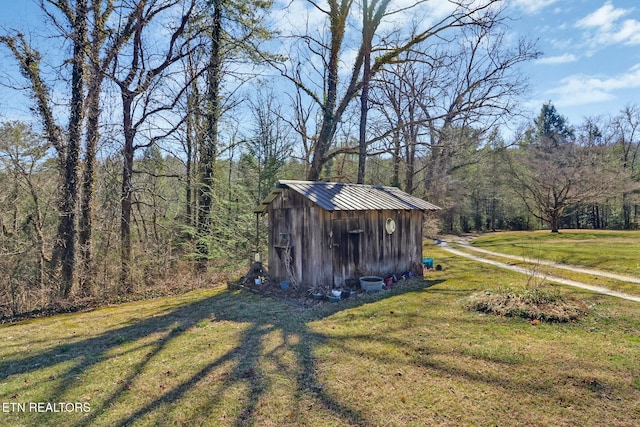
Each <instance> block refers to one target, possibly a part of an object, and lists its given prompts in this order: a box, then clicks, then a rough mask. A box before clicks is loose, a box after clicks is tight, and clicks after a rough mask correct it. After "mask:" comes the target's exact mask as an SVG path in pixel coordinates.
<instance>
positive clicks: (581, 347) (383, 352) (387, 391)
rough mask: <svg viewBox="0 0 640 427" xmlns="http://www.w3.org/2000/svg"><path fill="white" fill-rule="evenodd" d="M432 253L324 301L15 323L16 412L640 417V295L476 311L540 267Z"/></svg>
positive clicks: (55, 420) (539, 420) (310, 418)
mask: <svg viewBox="0 0 640 427" xmlns="http://www.w3.org/2000/svg"><path fill="white" fill-rule="evenodd" d="M425 253H426V254H428V255H429V256H432V257H434V258H435V261H436V263H437V264H440V265H442V266H443V271H440V272H431V273H428V275H427V276H426V277H425V280H422V279H414V280H412V281H411V282H408V283H405V284H403V285H402V286H399V287H397V288H395V289H392V290H390V291H383V292H380V293H376V294H372V295H367V296H363V297H359V298H355V299H350V300H346V301H342V302H339V303H323V304H321V305H319V306H317V307H314V308H311V309H302V308H299V307H296V306H294V305H292V304H290V303H287V302H284V301H276V300H272V299H266V298H261V297H259V296H257V295H253V294H251V293H247V292H230V291H227V290H226V288H223V287H220V288H217V289H213V290H206V291H196V292H191V293H188V294H185V295H182V296H179V297H172V298H159V299H155V300H150V301H143V302H135V303H129V304H123V305H119V306H112V307H105V308H101V309H96V310H93V311H89V312H85V313H76V314H65V315H59V316H54V317H51V318H45V319H33V320H27V321H23V322H19V323H15V324H6V325H0V343H1V344H0V404H2V407H1V409H2V411H1V412H0V425H3V426H4V425H7V426H9V425H10V426H22V425H25V426H27V425H29V426H30V425H37V426H49V425H57V426H93V425H101V426H114V425H125V424H126V425H134V426H144V425H172V426H173V425H179V426H180V425H184V426H197V425H202V426H218V425H219V426H244V425H246V426H283V425H284V426H287V425H291V426H343V425H345V426H346V425H356V426H425V425H474V426H493V425H499V426H503V425H530V426H538V425H539V426H549V425H553V426H564V425H567V426H569V425H571V426H574V425H608V426H635V425H640V406H638V402H640V363H639V362H638V361H639V360H640V304H638V303H633V302H627V301H623V300H617V299H614V298H611V297H605V296H600V295H596V294H592V293H588V292H581V291H579V290H576V289H568V288H560V289H561V291H562V292H566V293H570V294H571V295H576V296H579V297H580V298H582V299H584V300H585V301H586V302H587V303H588V304H589V306H590V307H591V310H590V314H589V315H588V316H587V317H586V318H584V319H582V320H580V321H578V322H575V323H566V324H552V323H544V322H543V323H541V324H539V325H537V326H533V325H532V324H531V323H529V322H527V321H524V320H522V319H514V318H505V317H498V316H491V315H483V314H478V313H475V312H469V311H465V310H464V309H463V305H464V304H463V300H464V299H465V298H467V297H468V296H469V295H470V294H472V293H473V292H476V291H482V290H488V289H493V288H496V287H500V286H511V285H517V284H523V283H524V282H525V281H526V277H525V276H523V275H520V274H516V273H510V272H506V271H503V270H498V269H496V268H493V267H491V266H487V265H484V264H482V265H481V264H478V263H475V262H473V261H469V260H466V259H462V258H458V257H455V256H453V255H449V254H448V253H445V252H443V251H440V250H439V249H437V248H436V247H433V246H428V247H427V248H426V252H425ZM47 402H49V403H60V402H61V403H65V404H66V403H72V404H74V405H75V404H76V403H78V404H79V406H77V408H76V406H74V405H72V406H68V405H66V406H65V405H59V406H58V407H50V408H47V407H46V403H47ZM38 403H41V404H42V405H41V407H38V406H37V404H38ZM20 405H22V407H24V411H22V410H21V409H22V407H21V406H20ZM31 405H36V406H33V407H32V406H31ZM72 407H73V408H74V412H50V411H49V412H45V411H46V410H47V409H51V410H55V409H58V410H60V409H63V410H66V409H71V408H72ZM87 411H88V412H87Z"/></svg>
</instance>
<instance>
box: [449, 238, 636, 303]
mask: <svg viewBox="0 0 640 427" xmlns="http://www.w3.org/2000/svg"><path fill="white" fill-rule="evenodd" d="M456 243H458V244H460V245H461V246H463V247H465V248H466V249H470V250H473V251H475V252H477V253H479V254H485V255H492V256H497V257H502V258H508V259H515V260H518V261H524V262H526V263H534V264H541V265H546V266H549V267H553V268H559V269H564V270H570V271H574V272H579V273H584V274H590V275H593V276H600V277H607V278H610V279H616V280H620V281H623V282H627V283H637V284H640V278H638V277H632V276H623V275H619V274H614V273H609V272H606V271H601V270H593V269H588V268H580V267H574V266H569V265H564V264H558V263H554V262H549V261H541V260H537V259H536V260H533V259H528V258H522V257H516V256H513V255H505V254H500V253H496V252H491V251H487V250H485V249H480V248H475V247H473V246H471V245H469V244H468V243H466V242H463V241H457V242H456ZM439 247H440V248H441V249H443V250H445V251H447V252H450V253H452V254H454V255H458V256H461V257H464V258H468V259H472V260H474V261H477V262H483V263H485V264H490V265H493V266H496V267H500V268H504V269H506V270H511V271H515V272H518V273H522V274H527V275H529V274H532V270H531V269H527V268H523V267H518V266H515V265H510V264H505V263H502V262H498V261H494V260H491V259H487V258H483V257H482V256H477V255H472V254H469V253H466V252H463V251H460V250H458V249H454V248H452V247H451V246H449V245H448V243H447V242H446V241H441V243H440V244H439ZM533 274H535V273H533ZM544 277H545V278H546V279H547V280H549V281H550V282H553V283H558V284H561V285H567V286H573V287H576V288H581V289H587V290H589V291H593V292H597V293H600V294H604V295H610V296H613V297H617V298H622V299H626V300H629V301H635V302H640V297H637V296H634V295H629V294H625V293H622V292H616V291H612V290H611V289H607V288H603V287H601V286H594V285H589V284H586V283H581V282H576V281H575V280H568V279H563V278H561V277H557V276H553V275H549V274H545V275H544Z"/></svg>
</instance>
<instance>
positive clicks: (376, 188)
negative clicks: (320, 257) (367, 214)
mask: <svg viewBox="0 0 640 427" xmlns="http://www.w3.org/2000/svg"><path fill="white" fill-rule="evenodd" d="M284 188H289V189H291V190H293V191H295V192H297V193H299V194H301V195H302V196H304V197H306V198H307V199H309V200H311V201H312V202H313V203H315V204H317V205H318V206H320V207H322V208H323V209H325V210H327V211H366V210H382V209H390V210H414V209H417V210H421V211H435V210H439V209H440V208H439V207H438V206H436V205H433V204H431V203H429V202H427V201H425V200H422V199H420V198H418V197H414V196H412V195H410V194H407V193H405V192H404V191H401V190H400V189H398V188H396V187H384V186H381V185H362V184H345V183H342V182H318V181H289V180H281V181H278V183H277V184H276V188H275V190H273V191H272V192H271V194H269V195H268V196H267V197H266V198H265V199H264V201H263V202H262V203H261V204H260V206H258V207H257V208H256V209H255V211H254V212H256V213H262V212H264V211H265V210H266V209H267V206H268V205H269V204H270V203H271V202H272V201H273V200H274V199H275V197H276V196H277V194H279V193H281V192H282V189H284Z"/></svg>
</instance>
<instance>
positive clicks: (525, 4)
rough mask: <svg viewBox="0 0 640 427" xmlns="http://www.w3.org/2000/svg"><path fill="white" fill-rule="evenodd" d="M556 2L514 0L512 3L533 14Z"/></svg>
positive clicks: (554, 0)
mask: <svg viewBox="0 0 640 427" xmlns="http://www.w3.org/2000/svg"><path fill="white" fill-rule="evenodd" d="M557 2H558V0H514V1H513V4H514V5H515V6H516V7H518V8H520V9H522V11H523V12H525V13H528V14H534V13H538V12H540V11H541V10H542V9H544V8H546V7H548V6H551V5H552V4H554V3H557Z"/></svg>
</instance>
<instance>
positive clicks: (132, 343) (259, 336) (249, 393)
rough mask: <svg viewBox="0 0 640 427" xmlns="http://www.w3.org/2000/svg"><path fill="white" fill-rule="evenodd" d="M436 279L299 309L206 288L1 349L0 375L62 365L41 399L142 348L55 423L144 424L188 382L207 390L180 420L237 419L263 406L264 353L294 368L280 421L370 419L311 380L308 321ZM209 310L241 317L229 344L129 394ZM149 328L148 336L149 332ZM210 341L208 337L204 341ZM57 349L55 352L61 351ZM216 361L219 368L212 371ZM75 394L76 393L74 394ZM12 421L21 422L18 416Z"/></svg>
mask: <svg viewBox="0 0 640 427" xmlns="http://www.w3.org/2000/svg"><path fill="white" fill-rule="evenodd" d="M440 282H442V281H441V280H433V281H421V282H420V283H418V284H416V285H413V286H407V287H404V288H397V289H394V290H393V291H390V292H385V293H380V294H377V295H367V296H366V297H362V298H358V299H353V300H346V301H342V302H341V303H339V304H331V303H325V304H321V305H320V306H318V307H315V308H313V309H308V310H302V309H300V308H296V307H291V306H290V305H287V304H284V303H282V302H279V301H273V300H264V299H261V298H259V297H256V296H254V295H248V294H246V293H242V292H229V291H221V292H220V293H218V294H216V295H214V296H211V297H208V298H204V299H202V300H199V301H196V302H193V303H188V304H184V305H181V306H179V307H177V308H174V309H167V310H164V311H163V312H161V313H160V314H157V315H154V316H153V317H149V318H144V319H142V320H133V321H132V322H131V323H129V324H125V325H122V326H119V327H116V328H114V329H111V330H108V331H105V332H103V333H101V334H99V335H96V336H92V337H87V338H83V339H81V340H79V341H76V342H73V343H63V344H59V345H57V346H53V347H50V348H48V349H46V350H43V351H40V352H36V353H34V354H30V355H27V356H24V357H18V356H16V357H13V358H11V357H10V358H5V359H4V360H1V361H0V372H1V373H3V379H4V378H8V377H15V376H21V377H22V376H27V375H28V374H32V375H33V374H36V373H37V372H38V371H41V370H46V369H48V368H60V367H61V366H64V372H63V374H60V375H58V376H57V378H49V380H50V381H51V391H50V396H48V397H47V399H46V400H47V401H49V402H65V401H68V400H69V398H68V396H69V395H73V393H74V390H76V388H77V387H78V377H79V376H81V375H83V373H85V372H88V371H90V370H92V369H94V368H96V367H97V366H98V365H101V366H102V365H103V364H107V367H108V364H109V362H110V361H111V360H112V359H113V358H115V357H116V356H115V355H117V356H118V357H124V356H127V355H129V356H131V357H135V355H136V352H137V351H140V350H142V349H144V350H146V352H145V353H144V356H142V357H139V358H137V359H136V360H133V361H132V362H131V363H130V364H129V365H128V366H127V367H126V370H127V371H128V372H126V373H123V372H113V380H114V381H115V382H116V383H117V386H116V387H115V388H112V389H111V390H109V392H107V393H106V396H104V398H101V399H98V400H96V401H92V402H91V411H90V412H89V413H85V414H82V415H80V414H78V415H77V417H73V416H71V415H67V416H66V417H65V418H64V421H63V423H64V424H65V425H74V426H89V425H96V424H97V425H103V424H104V425H107V424H109V425H129V424H133V423H135V422H137V421H139V420H144V421H143V422H146V423H151V424H158V423H164V422H165V421H164V417H165V416H166V413H165V412H167V411H172V410H173V409H175V408H174V407H175V405H182V404H185V400H188V399H189V398H190V396H191V395H192V394H193V392H194V390H198V392H199V393H204V392H205V389H204V388H205V387H206V393H207V394H208V396H209V397H208V398H207V399H205V403H197V404H198V405H199V407H197V408H193V409H191V410H186V411H185V412H184V413H181V414H180V423H182V424H184V425H193V424H207V423H208V420H207V417H210V416H211V417H218V419H217V423H218V424H220V425H237V426H245V425H254V424H255V421H254V416H255V415H256V414H257V412H258V411H261V410H263V408H262V409H261V408H260V404H261V401H262V400H264V399H263V395H264V394H265V393H267V392H268V390H269V387H271V385H272V383H273V379H272V376H273V372H271V373H269V372H266V368H265V367H264V366H263V365H264V364H265V357H267V358H268V359H269V362H270V363H274V364H275V371H276V372H291V376H292V377H293V378H289V380H290V381H291V382H292V383H293V388H292V390H291V393H292V395H291V396H290V397H289V399H285V400H288V403H287V405H288V407H287V409H286V411H284V412H283V410H282V408H276V410H277V411H280V412H282V413H280V414H278V415H277V417H279V419H280V421H282V423H285V422H287V421H290V422H295V420H296V418H297V417H302V419H304V417H305V411H310V410H320V411H323V413H326V414H327V416H329V417H330V418H331V419H333V420H335V421H338V422H340V423H345V424H349V425H362V426H364V425H372V424H375V422H376V420H372V419H369V418H368V416H367V414H365V413H362V411H360V410H358V409H357V408H355V407H353V406H352V405H350V404H349V403H347V402H345V401H341V400H340V399H339V398H336V397H334V396H332V395H331V394H330V393H328V392H327V391H326V389H325V388H324V387H323V385H322V384H321V383H320V380H319V379H318V377H317V373H316V372H317V360H316V358H315V357H314V354H313V353H314V349H315V348H317V347H318V346H319V345H321V344H322V343H324V342H325V341H326V340H327V339H328V338H327V336H326V335H324V334H322V333H318V332H315V331H313V330H312V329H310V328H309V326H308V323H309V322H312V321H316V320H321V319H323V318H326V317H328V316H331V315H333V314H335V313H337V312H339V311H341V310H344V309H347V308H354V307H358V306H360V305H363V304H367V303H371V302H374V301H378V300H381V299H384V298H387V297H390V296H397V295H401V294H403V293H407V292H411V291H415V290H416V289H424V288H426V287H430V286H433V285H435V284H437V283H440ZM256 306H257V308H258V309H256ZM211 319H215V320H213V322H230V325H233V324H238V323H240V324H243V325H246V327H245V328H244V329H243V330H242V331H241V332H240V337H239V339H238V340H237V344H235V345H233V346H232V347H231V348H229V349H228V351H225V352H222V353H221V354H220V355H219V356H215V357H212V358H211V360H210V361H209V362H208V363H206V364H204V365H203V366H200V367H198V368H197V369H194V372H193V373H191V372H190V373H189V375H188V377H187V378H185V379H184V380H182V381H181V382H179V383H177V384H174V385H172V386H170V387H168V388H167V389H166V390H164V391H163V393H162V394H161V395H159V396H156V397H153V398H151V399H149V398H148V397H147V396H144V395H142V396H140V397H139V399H136V395H135V394H134V393H133V392H135V391H136V390H135V383H136V381H137V380H139V379H140V377H142V376H143V375H145V372H146V370H147V369H150V365H152V364H154V363H157V362H158V359H161V358H163V357H165V358H166V357H167V352H170V351H171V350H170V349H168V347H169V346H170V345H172V343H174V342H175V340H179V339H187V337H185V334H188V333H189V331H193V330H194V328H197V325H198V324H199V323H201V322H203V321H208V320H211ZM273 333H277V334H279V335H280V336H281V342H280V343H279V344H278V345H277V346H276V347H274V348H272V349H267V348H266V344H265V340H266V338H267V336H269V335H270V334H273ZM151 336H154V337H156V338H153V339H149V337H151ZM145 340H146V341H148V342H145ZM215 344H216V343H215V342H213V343H211V345H213V346H215ZM283 352H287V353H288V354H290V355H291V358H290V360H289V361H280V360H279V359H278V357H277V356H278V355H279V354H281V353H283ZM128 353H130V354H128ZM61 355H63V356H64V357H60V356H61ZM67 365H68V366H67ZM185 369H189V367H188V366H187V367H185ZM221 370H222V371H223V373H224V374H220V373H219V372H220V371H221ZM214 374H215V375H214ZM87 381H91V380H90V379H88V380H87ZM25 387H26V385H25ZM201 387H203V389H202V390H201V389H200V388H201ZM230 389H238V390H241V394H242V396H241V402H239V403H238V404H237V405H235V408H236V409H237V411H236V412H235V413H232V414H220V413H218V412H216V411H218V410H219V409H217V408H219V406H220V405H221V404H223V403H224V402H223V400H224V399H226V398H228V397H229V395H228V390H230ZM142 392H144V391H142ZM11 393H15V394H14V396H18V395H19V394H20V393H23V390H15V389H14V390H11V391H9V392H8V394H7V395H4V396H3V395H1V394H0V398H2V400H3V401H9V400H10V399H11V396H10V395H9V394H11ZM77 399H78V400H80V396H77ZM14 400H15V399H14ZM309 401H311V402H312V404H311V405H310V406H309V405H307V403H308V402H309ZM123 402H126V404H125V403H123ZM303 402H307V403H303ZM303 405H307V406H303ZM116 406H126V407H128V408H129V409H128V410H126V409H125V410H121V412H122V415H118V416H117V417H115V418H114V417H113V414H111V413H110V412H111V411H112V410H113V408H114V407H116ZM22 415H24V416H28V415H27V414H22ZM30 416H33V417H34V418H35V419H34V421H35V422H36V423H41V424H43V425H46V424H48V422H50V421H51V416H52V414H50V413H36V414H30ZM221 416H224V419H223V420H221V419H220V417H221ZM19 421H20V422H23V421H24V419H20V420H19Z"/></svg>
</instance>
